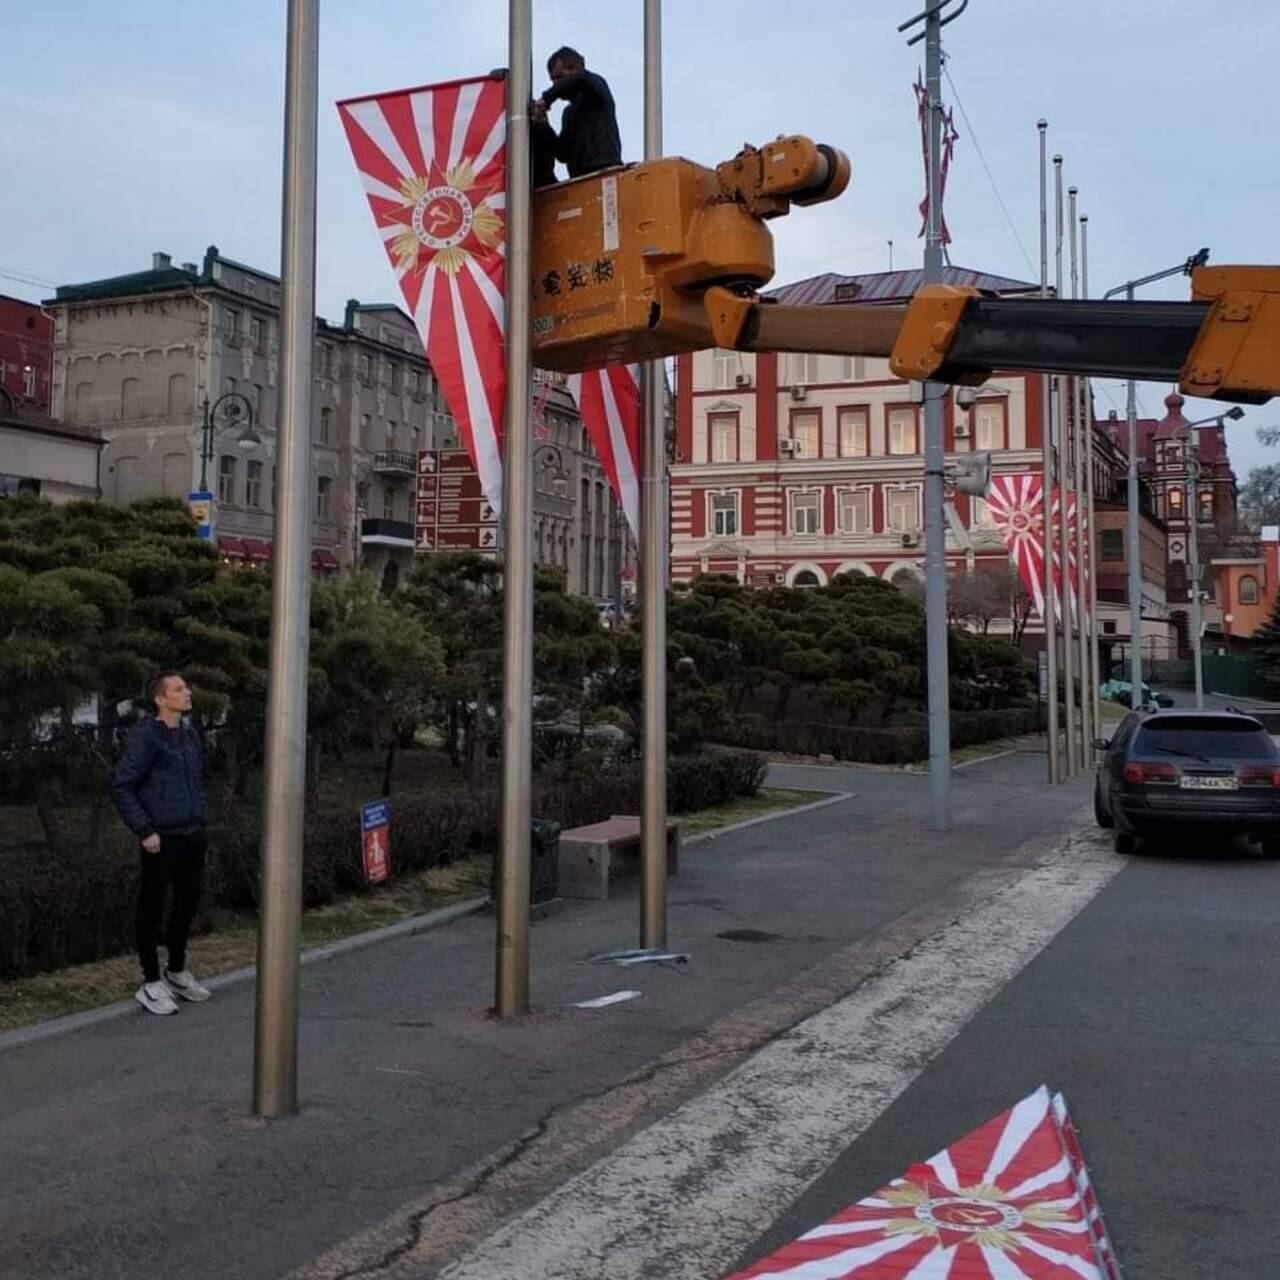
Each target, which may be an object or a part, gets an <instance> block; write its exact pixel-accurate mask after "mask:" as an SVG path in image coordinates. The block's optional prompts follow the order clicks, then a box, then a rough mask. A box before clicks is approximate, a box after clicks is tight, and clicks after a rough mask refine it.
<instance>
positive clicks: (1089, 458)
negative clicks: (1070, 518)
mask: <svg viewBox="0 0 1280 1280" xmlns="http://www.w3.org/2000/svg"><path fill="white" fill-rule="evenodd" d="M1080 296H1081V297H1082V298H1088V296H1089V215H1088V214H1087V213H1082V214H1081V215H1080ZM1080 385H1081V388H1082V392H1083V397H1082V398H1083V401H1084V410H1083V412H1084V422H1085V437H1084V466H1085V497H1086V502H1085V517H1086V521H1085V549H1086V551H1087V552H1088V562H1087V565H1086V569H1085V586H1086V588H1087V591H1088V617H1089V690H1090V695H1091V696H1090V701H1091V702H1092V704H1093V731H1094V733H1095V734H1097V735H1098V736H1099V737H1102V736H1103V733H1102V695H1101V694H1100V693H1099V692H1098V689H1099V686H1100V685H1101V684H1102V672H1101V671H1100V670H1099V664H1098V575H1097V564H1096V561H1097V557H1098V533H1097V529H1096V527H1095V523H1094V516H1095V509H1094V492H1093V485H1094V476H1093V384H1092V383H1091V382H1090V381H1089V379H1088V378H1082V379H1081V380H1080ZM1090 759H1092V757H1090Z"/></svg>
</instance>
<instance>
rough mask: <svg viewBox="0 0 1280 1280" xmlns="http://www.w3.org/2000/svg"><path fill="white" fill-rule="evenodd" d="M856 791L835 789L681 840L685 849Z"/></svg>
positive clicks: (851, 795)
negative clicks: (817, 796)
mask: <svg viewBox="0 0 1280 1280" xmlns="http://www.w3.org/2000/svg"><path fill="white" fill-rule="evenodd" d="M771 789H772V790H775V791H816V790H818V788H817V787H774V788H771ZM857 794H858V793H857V792H856V791H835V792H832V794H831V795H829V796H827V797H826V798H825V799H823V800H810V801H809V803H808V804H798V805H796V806H795V808H793V809H779V810H778V811H777V812H776V813H762V814H759V815H758V816H757V817H754V818H743V820H742V821H741V822H731V823H729V824H728V826H724V827H715V828H713V829H712V830H711V831H703V832H701V833H700V834H698V835H696V836H690V837H689V838H688V839H687V840H681V842H680V843H681V846H682V847H683V848H685V849H687V848H689V847H690V846H691V845H695V844H702V843H703V841H705V840H718V839H719V838H720V837H721V836H727V835H729V834H730V833H731V832H734V831H743V830H745V829H746V828H747V827H758V826H759V825H760V824H761V823H762V822H777V821H778V819H779V818H791V817H794V816H795V815H796V814H797V813H812V812H813V811H814V810H815V809H825V808H826V807H827V806H828V805H832V804H840V803H841V802H842V801H844V800H852V799H853V798H854V797H855V796H856V795H857Z"/></svg>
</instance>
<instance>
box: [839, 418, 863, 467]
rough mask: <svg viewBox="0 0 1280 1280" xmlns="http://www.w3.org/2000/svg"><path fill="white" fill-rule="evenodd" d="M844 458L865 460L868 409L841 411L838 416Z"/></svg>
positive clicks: (841, 453)
mask: <svg viewBox="0 0 1280 1280" xmlns="http://www.w3.org/2000/svg"><path fill="white" fill-rule="evenodd" d="M836 422H837V429H838V431H839V435H840V439H839V442H838V443H839V446H840V456H841V457H842V458H865V457H866V456H867V453H868V452H869V450H868V447H867V411H866V409H841V410H840V411H839V412H838V414H837V415H836Z"/></svg>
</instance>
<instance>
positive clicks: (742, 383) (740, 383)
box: [733, 373, 751, 387]
mask: <svg viewBox="0 0 1280 1280" xmlns="http://www.w3.org/2000/svg"><path fill="white" fill-rule="evenodd" d="M733 385H734V386H735V387H749V386H750V385H751V375H750V374H749V373H735V374H734V375H733Z"/></svg>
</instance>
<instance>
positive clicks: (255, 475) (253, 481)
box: [244, 458, 262, 508]
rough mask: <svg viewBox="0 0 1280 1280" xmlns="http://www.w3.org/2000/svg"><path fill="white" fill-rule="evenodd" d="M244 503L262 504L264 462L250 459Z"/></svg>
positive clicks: (259, 505) (253, 505)
mask: <svg viewBox="0 0 1280 1280" xmlns="http://www.w3.org/2000/svg"><path fill="white" fill-rule="evenodd" d="M244 505H245V506H246V507H254V508H261V506H262V463H260V462H257V461H255V460H254V459H252V458H251V459H250V460H249V463H248V466H247V468H246V471H245V477H244Z"/></svg>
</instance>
